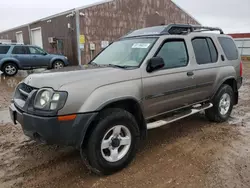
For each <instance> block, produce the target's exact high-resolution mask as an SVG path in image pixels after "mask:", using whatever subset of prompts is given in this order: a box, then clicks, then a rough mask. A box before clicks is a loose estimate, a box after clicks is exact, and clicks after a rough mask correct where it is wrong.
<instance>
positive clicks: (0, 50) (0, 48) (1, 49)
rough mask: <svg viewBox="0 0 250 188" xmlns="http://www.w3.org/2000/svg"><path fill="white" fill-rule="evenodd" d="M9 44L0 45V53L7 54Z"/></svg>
mask: <svg viewBox="0 0 250 188" xmlns="http://www.w3.org/2000/svg"><path fill="white" fill-rule="evenodd" d="M9 49H10V46H0V54H7V53H8V51H9Z"/></svg>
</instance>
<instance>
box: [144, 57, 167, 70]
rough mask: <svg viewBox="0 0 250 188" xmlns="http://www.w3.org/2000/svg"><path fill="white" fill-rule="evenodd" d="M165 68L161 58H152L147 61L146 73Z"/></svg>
mask: <svg viewBox="0 0 250 188" xmlns="http://www.w3.org/2000/svg"><path fill="white" fill-rule="evenodd" d="M164 66H165V63H164V60H163V59H162V58H161V57H152V58H151V59H149V61H148V66H147V72H153V71H155V70H159V69H161V68H163V67H164Z"/></svg>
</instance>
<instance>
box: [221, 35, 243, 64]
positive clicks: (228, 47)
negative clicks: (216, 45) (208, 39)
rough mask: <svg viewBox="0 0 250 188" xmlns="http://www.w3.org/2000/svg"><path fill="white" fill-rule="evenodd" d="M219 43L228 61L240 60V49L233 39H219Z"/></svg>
mask: <svg viewBox="0 0 250 188" xmlns="http://www.w3.org/2000/svg"><path fill="white" fill-rule="evenodd" d="M218 39H219V42H220V44H221V47H222V49H223V51H224V53H225V55H226V57H227V59H228V60H237V59H238V49H237V47H236V45H235V43H234V41H233V40H232V39H231V38H228V37H219V38H218Z"/></svg>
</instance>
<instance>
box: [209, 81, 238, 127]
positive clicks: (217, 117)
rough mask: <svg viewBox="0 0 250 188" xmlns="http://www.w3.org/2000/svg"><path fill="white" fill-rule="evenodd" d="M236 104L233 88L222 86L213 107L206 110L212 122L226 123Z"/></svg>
mask: <svg viewBox="0 0 250 188" xmlns="http://www.w3.org/2000/svg"><path fill="white" fill-rule="evenodd" d="M233 104H234V92H233V89H232V87H231V86H229V85H226V84H224V85H222V86H221V88H220V89H219V91H218V92H217V94H216V95H215V97H214V100H213V105H214V106H213V107H212V108H210V109H208V110H206V117H207V118H208V119H209V120H210V121H214V122H224V121H227V120H228V118H229V117H230V114H231V112H232V109H233Z"/></svg>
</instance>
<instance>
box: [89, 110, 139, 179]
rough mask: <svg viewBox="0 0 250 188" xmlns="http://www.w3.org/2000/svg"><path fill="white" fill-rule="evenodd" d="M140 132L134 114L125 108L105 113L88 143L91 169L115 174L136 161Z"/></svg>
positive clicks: (100, 172)
mask: <svg viewBox="0 0 250 188" xmlns="http://www.w3.org/2000/svg"><path fill="white" fill-rule="evenodd" d="M138 141H139V129H138V125H137V122H136V120H135V118H134V117H133V115H132V114H130V113H129V112H127V111H125V110H122V109H108V110H105V111H104V112H103V113H102V114H101V116H100V118H99V121H98V123H97V126H96V128H95V129H94V130H93V132H92V134H91V136H90V138H89V140H88V144H87V148H86V157H87V160H85V162H86V161H87V163H88V164H87V166H88V167H89V168H90V169H91V170H92V171H93V172H95V173H97V174H105V175H108V174H112V173H115V172H117V171H119V170H121V169H123V168H124V167H126V166H127V165H128V164H129V163H130V162H131V161H132V160H133V158H134V156H135V154H136V150H137V144H138Z"/></svg>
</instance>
